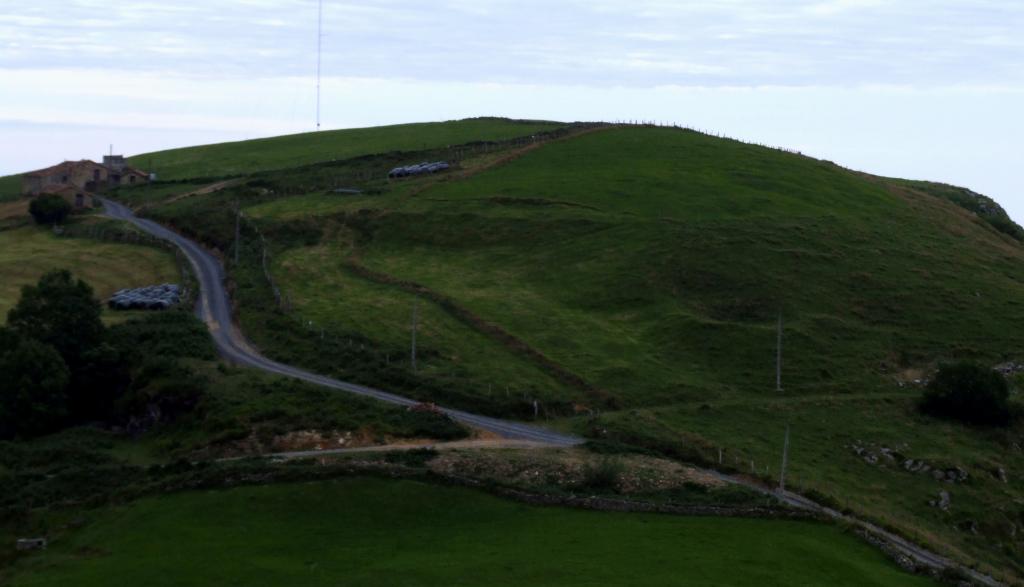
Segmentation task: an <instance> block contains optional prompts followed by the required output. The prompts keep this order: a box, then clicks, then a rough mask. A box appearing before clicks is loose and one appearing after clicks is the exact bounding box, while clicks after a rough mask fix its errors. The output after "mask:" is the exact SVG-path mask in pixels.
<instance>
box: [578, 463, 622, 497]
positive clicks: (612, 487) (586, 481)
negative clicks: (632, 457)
mask: <svg viewBox="0 0 1024 587" xmlns="http://www.w3.org/2000/svg"><path fill="white" fill-rule="evenodd" d="M625 470H626V466H625V465H624V464H623V463H622V461H621V460H619V459H617V458H614V457H607V456H606V457H604V458H602V459H601V460H599V461H598V462H596V463H591V464H590V465H589V466H588V467H587V469H586V471H585V472H584V476H583V480H582V482H581V483H580V488H581V489H590V490H593V491H605V492H606V491H614V492H618V485H619V478H620V477H621V476H622V474H623V473H624V472H625Z"/></svg>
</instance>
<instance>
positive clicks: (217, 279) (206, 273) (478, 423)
mask: <svg viewBox="0 0 1024 587" xmlns="http://www.w3.org/2000/svg"><path fill="white" fill-rule="evenodd" d="M101 201H102V202H103V205H104V206H105V208H106V214H107V216H109V217H111V218H115V219H118V220H125V221H127V222H130V223H132V224H134V225H135V226H137V227H138V228H139V229H141V230H143V231H144V232H147V233H149V234H151V235H153V236H155V237H157V238H159V239H162V240H165V241H168V242H170V243H172V244H174V245H175V246H177V247H178V248H179V249H181V251H182V252H183V253H184V254H185V256H186V257H187V258H188V260H189V262H190V263H191V264H192V269H193V270H194V271H195V275H196V279H197V280H198V281H199V290H200V291H199V301H198V303H197V308H196V313H197V314H198V316H199V318H200V319H201V320H202V321H203V322H205V323H206V325H207V327H208V328H209V329H210V335H211V336H212V337H213V342H214V344H215V345H216V346H217V350H218V351H220V354H221V355H222V356H224V357H225V358H226V359H228V360H230V361H233V362H235V363H238V364H241V365H246V366H250V367H255V368H257V369H262V370H264V371H267V372H269V373H275V374H278V375H283V376H285V377H291V378H294V379H301V380H302V381H307V382H309V383H314V384H316V385H322V386H324V387H329V388H331V389H337V390H340V391H345V392H348V393H354V394H356V395H362V396H366V397H371V398H374V399H377V400H380V401H384V402H388V403H391V404H397V405H400V406H412V405H415V404H416V403H418V402H417V401H416V400H413V399H409V398H407V397H402V396H400V395H395V394H393V393H388V392H386V391H381V390H379V389H374V388H372V387H366V386H363V385H357V384H355V383H349V382H347V381H339V380H337V379H332V378H330V377H325V376H323V375H317V374H316V373H311V372H309V371H305V370H303V369H299V368H296V367H292V366H291V365H285V364H284V363H278V362H277V361H272V360H270V359H268V358H266V357H264V356H263V355H261V354H260V353H259V352H257V351H256V349H255V348H254V347H253V346H252V345H251V344H250V343H249V341H248V340H246V338H245V335H244V334H242V332H241V331H240V330H239V329H238V328H237V327H236V326H235V324H234V322H233V321H232V319H231V304H230V302H229V301H228V294H227V290H226V289H225V288H224V267H223V266H222V265H221V263H220V261H219V260H217V258H216V257H214V256H213V255H211V254H210V253H209V252H207V251H206V249H204V248H203V247H201V246H199V245H198V244H196V243H195V242H194V241H192V240H190V239H188V238H185V237H184V236H182V235H180V234H178V233H176V232H174V231H173V230H170V229H168V228H166V227H164V226H162V225H160V224H158V223H156V222H153V221H152V220H147V219H145V218H139V217H137V216H136V215H135V213H134V212H132V210H131V209H130V208H128V207H127V206H125V205H123V204H119V203H117V202H114V201H112V200H108V199H105V198H104V199H101ZM441 410H442V411H443V412H444V413H446V414H448V415H449V416H451V417H452V418H453V419H455V420H457V421H459V422H462V423H463V424H467V425H469V426H473V427H476V428H481V429H483V430H487V431H489V432H493V433H495V434H498V435H500V436H503V437H505V438H511V439H517V440H529V441H533V442H543V443H546V444H549V445H553V446H574V445H578V444H582V443H583V442H584V440H583V439H582V438H580V437H578V436H572V435H569V434H563V433H560V432H554V431H551V430H546V429H544V428H540V427H538V426H532V425H529V424H522V423H519V422H511V421H508V420H499V419H497V418H489V417H487V416H479V415H477V414H472V413H469V412H464V411H462V410H453V409H450V408H441Z"/></svg>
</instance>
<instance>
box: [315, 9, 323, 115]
mask: <svg viewBox="0 0 1024 587" xmlns="http://www.w3.org/2000/svg"><path fill="white" fill-rule="evenodd" d="M323 27H324V0H320V2H319V3H318V4H317V10H316V129H317V130H320V52H321V47H322V46H323V38H324V34H323Z"/></svg>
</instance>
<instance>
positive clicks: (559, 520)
mask: <svg viewBox="0 0 1024 587" xmlns="http://www.w3.org/2000/svg"><path fill="white" fill-rule="evenodd" d="M284 520H287V521H288V523H287V524H283V523H282V522H283V521H284ZM738 560H739V561H742V562H741V563H740V564H737V561H738ZM595 561H600V562H599V563H595ZM27 563H28V564H26V565H24V566H23V569H22V572H21V573H20V574H19V575H18V576H17V578H16V579H15V580H14V581H13V582H12V583H11V584H12V585H16V586H25V587H27V586H30V585H33V586H42V585H81V586H83V587H84V586H88V585H110V584H112V583H115V584H144V585H153V586H157V585H186V584H187V585H206V584H210V583H212V582H220V583H224V582H226V583H231V584H244V585H253V586H257V585H285V584H292V585H294V584H303V585H337V584H338V581H339V579H340V578H342V577H343V578H344V579H343V580H344V584H346V585H368V586H370V585H373V586H375V585H384V584H388V585H424V586H426V585H526V584H530V585H567V586H568V585H579V586H582V585H666V584H679V583H680V582H683V583H687V584H689V583H693V584H715V585H736V586H743V585H793V584H802V585H880V586H881V585H929V584H931V582H930V581H926V580H924V579H921V578H918V577H913V576H911V575H907V574H904V573H902V572H900V571H899V569H897V568H896V567H895V565H893V564H892V563H890V562H889V561H887V560H885V559H884V557H883V556H882V555H881V554H880V553H878V552H874V551H872V549H871V548H870V547H869V546H867V545H866V544H862V543H858V542H857V540H856V539H855V538H853V537H852V536H849V535H844V534H843V533H842V532H841V531H840V530H839V529H837V528H834V527H829V526H825V525H821V524H814V523H807V522H777V521H766V520H749V519H727V518H700V517H693V518H680V517H673V516H658V515H650V514H620V513H597V512H587V511H578V510H568V509H559V508H539V507H530V506H524V505H518V504H513V503H510V502H507V501H502V500H499V499H497V498H495V497H491V496H488V495H485V494H482V493H478V492H474V491H471V490H467V489H460V488H447V487H439V486H434V485H428V484H424V483H417V482H410V481H379V480H372V479H350V480H344V481H340V482H327V483H316V484H310V483H307V484H302V485H275V486H267V487H251V488H242V489H232V490H228V491H213V492H201V493H198V492H197V493H184V494H178V495H172V496H167V497H161V498H151V499H145V500H142V501H139V502H136V503H134V504H132V505H130V506H127V507H123V508H117V509H116V510H113V511H107V512H97V514H96V515H95V519H94V520H93V521H92V522H91V523H90V524H89V525H88V526H87V527H86V528H85V529H84V530H83V531H81V532H80V533H78V534H76V535H75V536H74V537H73V538H72V539H71V540H69V541H65V542H64V543H63V544H61V545H60V546H59V547H58V548H54V549H51V550H50V551H49V552H47V553H46V554H45V556H43V557H36V558H34V559H30V561H27Z"/></svg>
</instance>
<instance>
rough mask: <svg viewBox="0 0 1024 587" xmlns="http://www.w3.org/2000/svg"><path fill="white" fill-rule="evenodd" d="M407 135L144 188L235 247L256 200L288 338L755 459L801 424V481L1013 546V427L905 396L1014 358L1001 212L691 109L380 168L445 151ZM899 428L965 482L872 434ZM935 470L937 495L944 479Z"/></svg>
mask: <svg viewBox="0 0 1024 587" xmlns="http://www.w3.org/2000/svg"><path fill="white" fill-rule="evenodd" d="M367 132H369V131H367ZM383 132H384V133H385V134H387V132H388V131H386V130H385V131H383ZM381 136H384V135H381ZM393 138H394V137H391V139H389V140H388V141H384V140H383V139H381V141H382V142H380V143H373V142H372V141H371V143H370V144H377V145H378V147H377V149H375V150H371V151H370V152H369V153H365V152H362V154H363V155H366V156H360V157H358V158H352V159H347V160H340V161H327V162H323V163H318V164H315V165H306V166H303V167H295V168H291V169H278V170H267V171H262V172H260V173H259V174H258V176H254V177H253V178H252V179H251V180H250V181H248V182H247V183H245V184H242V185H239V186H236V187H234V188H231V189H228V190H225V191H223V192H218V193H214V194H206V195H200V196H194V197H190V198H187V199H182V200H173V198H172V197H168V198H166V199H164V200H163V202H164V203H161V201H160V200H159V198H158V199H157V200H156V201H153V200H146V202H147V203H149V204H150V205H151V206H152V207H151V208H149V210H148V213H150V214H151V215H152V216H153V217H155V218H157V219H160V220H162V221H165V222H168V223H171V224H174V225H176V226H178V227H179V228H180V229H182V230H184V231H186V232H188V233H190V234H193V235H195V236H197V237H199V238H201V239H203V240H205V241H206V242H207V243H208V244H210V245H211V246H214V247H217V248H220V249H222V250H224V251H227V252H231V251H232V250H233V249H232V247H233V246H234V245H235V243H234V215H233V213H232V209H233V205H234V202H235V201H239V202H241V203H242V205H243V207H244V209H245V216H246V219H247V220H246V221H245V222H244V223H243V232H242V234H243V240H242V251H241V252H242V253H243V255H242V256H241V263H240V264H239V265H237V266H235V265H231V266H230V269H231V273H232V278H233V280H234V281H235V285H236V290H235V291H236V300H237V302H238V303H239V318H240V321H241V323H242V325H243V327H244V328H245V330H246V332H247V333H248V334H249V335H250V336H251V337H252V338H253V340H254V342H256V343H257V344H258V345H260V346H261V347H262V348H263V350H265V351H266V352H268V353H270V354H272V355H274V356H275V357H277V358H279V359H281V360H286V361H293V362H297V363H300V364H303V365H306V366H307V367H310V368H314V369H319V370H322V371H324V372H328V373H331V374H335V375H339V376H345V377H348V378H351V379H354V380H364V381H366V382H368V383H373V384H375V385H379V386H384V387H388V388H392V389H394V390H396V391H402V392H403V393H409V394H412V395H417V396H419V397H422V398H423V399H430V400H434V401H440V402H444V403H448V404H452V405H457V406H460V407H466V408H470V409H474V410H479V411H482V412H486V413H494V414H501V415H513V416H520V417H524V418H532V417H539V418H545V417H546V418H550V419H551V421H552V423H554V424H556V425H560V426H565V427H569V428H574V429H576V430H577V431H579V432H582V433H585V434H588V435H590V436H592V437H595V438H602V439H606V440H613V441H617V442H625V443H629V444H633V445H642V446H645V447H647V448H649V449H653V450H657V451H659V452H662V453H667V454H672V455H674V456H676V457H678V458H683V459H687V460H695V461H698V462H704V463H707V464H715V465H716V466H723V467H730V468H735V469H740V470H747V471H750V470H753V471H754V472H756V474H757V475H760V476H764V477H765V478H777V476H778V464H777V463H778V459H779V450H780V444H781V438H782V435H783V431H784V429H785V428H786V426H787V425H792V427H793V440H794V447H793V452H792V454H791V460H790V464H791V471H790V473H791V476H790V477H789V481H790V483H791V484H793V485H795V486H797V487H799V488H801V489H802V490H804V491H807V492H811V493H812V494H814V495H817V496H819V497H820V498H821V499H827V500H832V501H833V503H834V504H835V505H836V506H837V507H845V508H849V509H851V510H853V511H854V512H856V513H858V514H859V515H862V516H865V517H869V518H872V519H874V520H876V521H878V522H880V523H882V524H884V525H886V526H888V527H892V528H894V529H896V530H897V531H900V532H902V533H904V534H907V535H910V536H912V537H914V538H915V539H917V540H920V541H922V542H925V543H927V544H930V545H932V546H934V547H936V548H938V549H940V550H942V551H943V552H947V553H949V554H951V555H953V556H956V557H959V558H961V559H963V560H966V561H971V562H978V561H981V563H982V567H983V568H984V569H986V570H988V571H990V572H994V573H1004V574H1009V575H1012V574H1018V576H1019V574H1021V573H1022V571H1024V567H1022V566H1021V562H1020V561H1021V560H1022V558H1024V556H1022V554H1024V544H1022V543H1021V540H1020V538H1019V536H1021V534H1020V533H1019V532H1018V531H1017V530H1018V526H1020V525H1021V524H1022V523H1024V518H1021V517H1020V516H1021V515H1022V512H1021V511H1020V509H1019V507H1018V506H1017V505H1015V504H1016V503H1018V500H1022V499H1024V487H1022V486H1021V485H1020V483H1019V482H1018V481H1016V480H1015V477H1014V476H1013V475H1012V474H1011V475H1010V476H1009V480H1008V481H1006V482H1004V481H1003V480H1002V479H1003V478H1005V476H1000V475H999V474H997V472H998V471H1000V470H1002V471H1004V472H1006V471H1010V472H1013V471H1020V470H1024V457H1022V455H1021V452H1020V449H1019V448H1014V447H1019V446H1020V445H1022V444H1024V435H1022V433H1021V430H1020V429H1019V428H1017V429H1013V430H1009V431H999V432H988V431H984V430H973V429H964V428H962V427H959V426H955V425H950V424H945V423H938V422H934V421H931V420H927V419H924V418H923V417H921V416H919V415H918V414H917V412H916V410H915V408H914V401H915V399H916V398H917V397H918V396H919V394H920V389H919V388H918V387H916V386H915V385H914V384H913V381H914V380H916V379H920V378H921V377H923V376H926V375H927V373H928V372H929V371H930V370H931V369H933V368H934V367H935V365H937V364H938V363H939V362H941V361H944V360H949V359H960V358H965V359H972V360H976V361H980V362H983V363H987V364H995V363H998V362H1001V361H1004V360H1007V359H1021V358H1022V357H1021V354H1022V352H1021V350H1020V349H1021V348H1022V346H1024V334H1022V332H1024V330H1022V328H1021V326H1022V325H1024V305H1022V301H1021V300H1024V263H1022V261H1024V249H1022V247H1021V245H1020V244H1019V243H1018V242H1017V241H1016V240H1014V239H1013V238H1012V237H1011V236H1008V234H1006V231H1001V230H997V228H996V227H994V226H993V224H992V223H991V222H990V221H989V220H990V219H986V218H983V217H979V216H978V215H976V214H975V213H973V212H971V211H969V210H966V209H965V208H964V207H962V206H961V205H958V204H957V203H955V202H954V201H951V199H950V198H949V197H947V196H946V195H945V194H941V193H935V190H934V189H924V187H925V186H921V185H917V184H913V183H907V182H900V181H896V180H888V179H884V178H877V177H871V176H866V175H864V174H859V173H854V172H851V171H848V170H846V169H843V168H841V167H838V166H836V165H834V164H831V163H828V162H822V161H817V160H813V159H809V158H806V157H802V156H799V155H795V154H792V153H788V152H784V151H778V150H771V149H765V148H761V147H756V146H751V145H746V144H743V143H739V142H735V141H730V140H723V139H718V138H713V137H709V136H706V135H702V134H699V133H695V132H691V131H686V130H681V129H668V128H652V127H593V126H591V127H586V128H584V127H574V128H571V129H570V130H569V134H568V135H567V136H564V135H560V136H559V137H554V138H551V139H550V140H548V139H545V140H544V141H543V142H539V143H538V142H532V141H528V142H522V141H520V142H515V141H511V142H507V143H503V144H501V145H500V146H499V148H498V149H497V150H484V151H471V152H468V153H464V154H463V156H461V157H460V158H459V159H458V160H453V163H455V167H454V169H453V171H452V172H451V173H448V174H442V175H440V176H430V177H423V178H414V179H409V180H402V181H388V180H386V179H385V177H386V172H387V169H388V168H390V166H393V165H395V164H400V163H402V162H409V163H411V162H416V161H419V160H425V159H429V158H432V157H433V156H435V155H437V154H438V151H436V150H431V148H432V147H428V149H427V150H426V151H421V152H415V153H390V154H387V155H373V153H377V152H379V153H384V152H387V151H394V150H400V149H401V148H407V147H401V146H398V145H400V141H399V142H390V141H391V140H392V139H393ZM375 140H376V139H375ZM347 148H351V149H356V148H357V147H355V146H351V147H347ZM446 153H447V154H451V151H446ZM320 155H321V158H323V159H329V158H330V157H329V156H325V154H324V153H321V154H320ZM239 156H240V157H243V158H244V157H247V156H248V155H239ZM201 172H202V168H199V169H198V170H195V171H193V172H192V173H195V174H200V173H201ZM353 186H354V187H358V188H359V189H361V190H362V193H360V194H354V195H353V194H349V193H336V192H334V191H332V190H333V189H334V188H337V187H346V188H349V187H353ZM138 194H141V192H138V191H136V192H133V191H130V190H126V191H123V192H122V193H121V194H120V195H121V197H123V198H124V199H125V200H126V201H133V198H135V197H136V196H137V195H138ZM257 231H258V232H257ZM262 239H266V241H265V242H266V243H267V245H266V247H265V250H266V252H267V253H268V254H269V260H268V262H267V271H266V272H265V271H264V269H263V267H262V259H263V257H262V255H263V252H264V246H263V244H262V243H263V242H264V241H263V240H262ZM268 275H269V277H270V279H271V280H272V282H271V281H268ZM275 287H276V288H277V289H278V291H279V292H280V300H279V301H278V300H277V299H276V298H275V291H274V288H275ZM413 308H416V310H415V311H416V316H417V318H416V320H417V322H416V324H417V334H418V344H419V347H418V350H419V353H420V354H419V357H418V364H417V369H416V370H413V369H411V365H410V362H409V346H408V345H409V337H410V325H411V321H412V314H413ZM780 314H781V317H782V320H783V323H784V331H783V341H784V352H783V370H782V382H783V388H784V390H783V391H781V392H780V391H776V389H775V357H776V335H777V332H776V326H777V322H778V319H779V316H780ZM535 400H536V401H537V403H536V404H534V401H535ZM535 406H536V407H535ZM883 448H884V449H886V450H887V451H889V452H892V451H897V454H900V455H902V456H905V457H906V458H907V459H910V460H915V461H918V460H919V461H924V462H927V463H930V466H932V467H935V468H948V469H950V470H952V469H955V468H961V469H963V470H964V471H966V472H967V473H968V475H969V479H970V481H969V482H968V483H964V484H956V485H955V486H950V484H948V483H946V482H945V481H937V480H936V479H934V478H933V477H931V476H929V475H920V474H915V473H911V472H909V471H906V470H904V469H903V467H902V461H901V462H896V461H895V460H893V462H892V463H889V462H888V461H887V460H884V459H883V460H882V461H881V462H880V461H878V459H877V458H876V459H875V460H874V461H873V462H872V461H871V460H870V459H866V458H865V457H864V456H863V455H864V454H865V450H868V449H870V450H871V451H874V453H870V454H883V452H881V451H882V449H883ZM858 451H859V452H858ZM944 470H945V469H944ZM940 491H949V492H950V493H952V494H953V503H954V505H953V507H952V509H950V510H949V511H948V512H947V511H943V510H941V509H938V508H935V507H932V506H931V505H929V503H930V502H933V501H935V500H936V497H937V495H938V494H939V492H940ZM1004 576H1005V575H1004Z"/></svg>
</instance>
